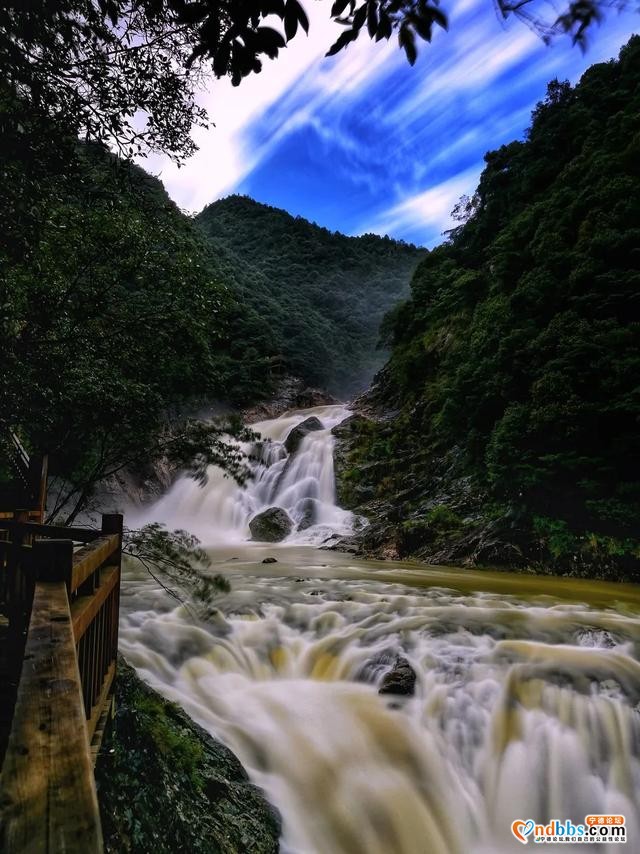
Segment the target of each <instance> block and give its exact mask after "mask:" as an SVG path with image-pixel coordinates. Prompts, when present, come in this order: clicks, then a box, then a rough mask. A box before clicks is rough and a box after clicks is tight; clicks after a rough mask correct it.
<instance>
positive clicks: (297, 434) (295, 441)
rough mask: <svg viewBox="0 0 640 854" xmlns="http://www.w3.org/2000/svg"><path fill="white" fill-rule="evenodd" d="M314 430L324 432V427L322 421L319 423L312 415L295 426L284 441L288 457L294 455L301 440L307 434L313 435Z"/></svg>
mask: <svg viewBox="0 0 640 854" xmlns="http://www.w3.org/2000/svg"><path fill="white" fill-rule="evenodd" d="M316 430H324V426H323V424H322V421H320V419H319V418H316V416H315V415H312V416H311V417H310V418H305V420H304V421H302V422H301V423H300V424H296V426H295V427H294V428H293V430H291V431H290V433H289V435H288V436H287V438H286V439H285V440H284V447H285V449H286V451H287V453H288V454H289V455H290V456H292V455H293V454H295V452H296V451H297V450H298V448H299V447H300V444H301V443H302V440H303V439H304V438H305V437H306V436H308V435H309V433H314V432H315V431H316Z"/></svg>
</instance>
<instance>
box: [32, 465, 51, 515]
mask: <svg viewBox="0 0 640 854" xmlns="http://www.w3.org/2000/svg"><path fill="white" fill-rule="evenodd" d="M48 468H49V458H48V457H47V456H46V454H45V455H44V456H39V457H31V459H30V460H29V491H30V493H31V496H32V499H33V501H34V502H35V506H34V507H33V509H34V510H38V512H39V519H38V521H39V522H43V521H44V514H45V511H46V509H47V475H48Z"/></svg>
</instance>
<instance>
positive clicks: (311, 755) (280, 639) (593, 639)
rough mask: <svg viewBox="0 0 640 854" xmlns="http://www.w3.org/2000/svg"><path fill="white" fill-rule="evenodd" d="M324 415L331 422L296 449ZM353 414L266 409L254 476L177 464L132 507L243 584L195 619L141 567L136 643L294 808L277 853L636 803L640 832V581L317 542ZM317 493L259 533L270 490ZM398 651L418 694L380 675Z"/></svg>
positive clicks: (411, 841) (386, 846)
mask: <svg viewBox="0 0 640 854" xmlns="http://www.w3.org/2000/svg"><path fill="white" fill-rule="evenodd" d="M310 414H312V415H316V416H317V417H319V418H320V420H321V421H322V423H323V425H325V429H324V430H318V431H316V432H314V433H310V434H309V435H308V436H307V437H306V438H305V439H303V441H302V444H301V446H300V448H299V450H298V451H297V452H296V454H295V456H294V457H293V458H292V459H288V458H287V455H286V452H285V451H284V450H283V446H282V442H283V441H284V439H285V438H286V436H287V434H288V432H289V431H290V430H291V429H292V428H293V427H294V426H295V425H297V424H298V423H300V422H301V421H302V420H304V419H305V418H306V417H308V416H309V415H310ZM347 414H348V410H347V409H346V408H344V407H324V408H320V409H316V410H313V411H307V412H299V413H294V414H291V415H288V416H283V417H282V418H279V419H275V420H273V421H269V422H263V423H262V424H259V425H254V427H255V429H256V430H258V431H259V432H260V433H261V435H262V436H264V437H265V438H268V439H270V440H271V441H270V442H269V443H267V444H266V445H260V446H259V447H257V448H253V451H254V453H255V454H256V455H257V457H259V458H260V460H261V462H256V463H255V466H256V472H257V476H256V478H255V479H254V480H253V481H252V482H250V484H249V485H248V486H247V487H246V488H244V489H241V488H240V487H237V486H236V485H235V484H234V483H233V482H232V481H230V480H229V479H226V478H223V477H222V475H221V473H219V472H215V471H212V473H211V477H210V479H209V483H208V484H207V485H206V486H205V487H204V488H201V487H199V486H197V485H196V484H195V483H193V482H192V481H190V480H188V479H187V478H184V479H179V480H178V481H177V482H176V484H174V486H173V487H172V488H171V490H170V491H169V492H168V493H167V495H165V496H164V497H163V498H162V499H161V500H160V501H159V502H158V503H157V504H156V505H155V506H154V507H151V508H150V509H148V510H146V511H145V513H144V515H140V516H139V518H138V519H135V520H134V521H136V522H138V523H139V522H143V521H148V520H151V519H154V520H158V521H163V522H165V523H167V524H169V525H170V526H171V527H183V528H186V529H188V530H191V531H192V532H193V533H195V534H196V535H197V536H199V537H200V538H201V540H202V541H203V543H204V545H205V546H206V547H207V549H208V551H209V553H210V555H211V557H212V561H213V568H214V571H216V572H221V573H223V574H224V575H225V576H226V577H227V578H228V580H229V582H230V585H231V589H230V591H229V592H228V593H224V594H220V597H219V600H218V601H217V602H216V605H217V608H218V610H217V611H216V613H214V614H213V615H212V617H211V619H210V620H208V621H207V622H205V623H201V622H197V621H195V620H194V619H193V617H192V616H191V615H190V612H189V611H188V610H187V609H186V608H184V607H182V606H180V607H177V608H176V607H175V602H172V601H171V600H170V599H169V598H168V597H167V596H166V594H164V593H163V591H161V590H159V589H158V588H157V587H156V586H155V585H154V583H153V582H152V581H151V579H150V578H149V577H148V576H147V575H146V574H145V573H144V572H143V571H142V570H140V569H137V568H135V567H129V568H128V569H127V575H126V581H125V583H124V585H123V600H122V601H123V604H122V623H121V641H120V642H121V649H122V651H123V653H124V655H125V656H126V658H127V659H128V660H129V661H130V662H131V663H132V664H133V665H134V666H135V667H136V668H137V670H138V672H139V673H140V675H141V676H142V677H143V678H145V679H146V680H147V681H148V682H149V683H150V684H152V685H153V686H154V687H155V688H157V689H158V690H159V691H161V692H162V693H163V694H164V695H165V696H167V697H169V698H170V699H173V700H175V701H177V702H178V703H180V704H181V705H182V706H183V707H184V708H185V710H186V711H187V712H188V713H189V714H190V715H191V716H192V718H193V719H194V720H196V721H197V722H198V723H200V724H201V725H202V726H204V727H205V728H206V729H207V730H208V731H209V732H211V733H212V734H213V735H215V736H216V737H218V738H219V739H221V740H222V741H224V742H225V743H226V744H227V745H228V746H229V747H231V748H232V749H233V750H234V751H235V752H236V753H237V755H238V756H239V757H240V759H241V761H242V762H243V764H244V765H245V767H246V768H247V770H248V771H249V773H250V775H251V777H252V779H253V780H254V781H255V782H256V783H257V784H258V785H260V786H261V787H263V788H264V790H265V791H266V793H267V795H268V797H269V799H270V800H271V802H272V803H274V804H275V805H276V806H277V807H278V808H279V810H280V811H281V813H282V816H283V839H282V850H283V852H285V854H503V852H504V854H507V852H512V851H518V850H521V848H522V843H521V842H519V841H517V840H516V838H515V837H514V835H513V833H512V830H511V828H512V824H513V822H514V821H516V820H521V821H522V822H523V825H522V826H523V828H526V825H525V824H524V823H526V822H527V821H528V820H529V819H531V820H532V821H533V822H539V823H544V824H545V825H546V824H548V823H549V822H550V821H551V820H552V819H558V820H561V821H563V822H564V821H566V820H571V821H572V822H573V823H574V824H576V825H577V824H579V823H581V822H584V819H585V816H586V815H591V814H596V815H616V816H618V815H622V816H624V817H625V819H626V833H627V840H628V844H627V845H626V848H625V849H624V850H627V851H629V852H630V851H640V803H639V802H640V798H639V795H638V793H639V792H640V711H639V710H640V663H639V658H640V623H639V621H638V611H639V610H640V593H639V592H638V588H637V587H634V586H631V585H628V586H625V585H609V584H604V583H598V582H586V581H577V580H576V581H574V580H568V579H553V578H549V577H535V576H529V575H513V574H509V573H492V572H484V571H466V570H454V569H447V568H442V567H437V568H435V567H434V568H428V567H419V566H416V565H412V564H408V563H407V564H403V563H395V562H394V563H385V562H382V561H363V560H360V559H355V558H352V557H351V556H349V555H345V554H341V553H338V552H333V551H326V550H323V549H320V548H318V546H319V544H320V543H322V542H323V541H326V540H327V539H328V538H330V537H331V535H332V534H334V533H340V534H342V533H346V532H348V530H350V529H351V527H352V526H353V524H355V523H357V520H355V519H354V517H353V516H352V515H351V514H350V513H347V512H346V511H344V510H341V509H340V508H338V507H336V504H335V489H334V484H333V481H334V476H333V457H332V442H333V438H332V436H331V432H330V429H331V427H332V426H333V425H334V424H337V423H339V421H340V420H342V419H343V418H344V417H346V415H347ZM308 498H313V499H314V501H315V502H316V504H315V517H314V521H315V523H314V524H313V525H311V526H310V527H308V528H306V529H305V530H304V531H294V532H293V533H292V534H291V536H290V537H289V538H288V539H287V540H286V541H285V542H284V543H282V544H279V545H266V544H257V543H251V542H249V541H248V536H249V534H248V521H249V519H250V518H251V516H252V515H254V514H255V513H257V512H259V511H260V510H261V509H263V508H264V507H266V506H271V505H277V506H281V507H283V508H284V509H286V510H287V511H288V512H289V514H290V516H291V517H292V519H293V520H294V522H296V521H299V520H300V518H301V509H300V508H301V506H302V505H301V502H304V501H305V500H306V499H308ZM265 557H274V558H276V560H277V562H276V563H270V564H264V563H262V561H263V559H264V558H265ZM398 656H402V657H403V658H404V659H406V660H407V661H408V662H409V663H410V665H411V667H412V668H413V670H414V671H415V674H416V685H415V694H414V695H413V696H402V697H400V696H393V695H389V694H383V695H380V694H378V687H379V684H380V682H381V680H382V679H383V678H384V674H385V673H386V672H387V671H388V670H389V668H390V667H391V666H392V665H393V663H394V662H395V661H396V659H397V657H398ZM529 842H530V843H533V839H529ZM565 847H566V846H565V845H564V844H556V845H553V844H550V845H548V848H549V849H551V850H554V849H561V848H565ZM590 847H591V850H603V849H605V848H608V847H610V846H608V845H606V844H604V843H596V844H595V845H594V844H592V845H591V846H590ZM239 854H240V852H239Z"/></svg>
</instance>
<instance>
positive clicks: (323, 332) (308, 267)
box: [197, 196, 424, 396]
mask: <svg viewBox="0 0 640 854" xmlns="http://www.w3.org/2000/svg"><path fill="white" fill-rule="evenodd" d="M197 221H198V222H199V223H200V225H201V227H202V229H203V231H204V233H205V234H206V235H207V236H208V238H209V240H210V245H211V247H212V250H213V252H214V254H215V255H216V257H217V258H218V259H219V260H220V261H221V262H222V259H225V258H226V262H227V265H228V268H229V272H230V273H232V274H233V276H234V279H235V281H236V283H237V287H238V290H239V293H240V295H241V298H242V300H243V301H244V302H245V303H246V304H247V305H248V306H249V307H250V308H252V309H253V310H254V311H255V312H257V313H258V314H259V315H260V317H261V319H262V321H263V323H264V324H265V326H266V327H268V328H270V329H271V330H272V332H273V335H274V337H275V339H276V341H277V343H278V346H279V348H280V352H281V354H282V355H283V356H284V358H285V361H286V364H287V366H288V369H289V370H290V371H292V372H293V373H296V374H299V375H300V376H302V377H303V378H304V379H305V380H306V381H307V382H309V383H312V384H318V385H323V386H325V387H327V388H329V389H330V390H331V391H333V392H334V393H336V394H341V395H345V396H347V395H350V394H352V393H353V392H355V391H358V390H361V389H362V388H364V387H365V386H366V384H367V383H368V381H369V380H370V379H371V377H372V376H373V374H374V372H375V371H376V370H377V369H378V368H379V367H380V366H381V364H382V362H383V361H384V354H383V353H382V352H381V351H379V350H376V344H377V341H378V330H379V326H380V321H381V320H382V318H383V316H384V315H385V313H386V312H387V311H389V309H390V308H392V307H393V306H394V305H395V304H396V303H397V302H398V301H399V300H400V299H403V298H405V297H406V296H408V292H409V281H410V278H411V274H412V273H413V270H414V269H415V266H416V264H417V262H418V260H419V259H420V257H422V256H423V254H424V251H423V250H419V249H417V248H416V247H414V246H409V245H407V244H405V243H401V242H397V241H394V240H391V239H389V238H386V237H385V238H380V237H377V236H375V235H365V236H364V237H358V238H353V237H345V236H344V235H342V234H338V233H332V232H330V231H327V230H326V229H324V228H320V227H319V226H317V225H315V224H313V223H310V222H308V221H307V220H305V219H302V218H300V217H293V216H291V215H290V214H288V213H286V212H285V211H282V210H278V209H276V208H272V207H268V206H266V205H262V204H259V203H258V202H255V201H253V200H252V199H250V198H248V197H245V196H229V197H228V198H226V199H222V200H220V201H218V202H214V203H213V204H211V205H209V206H208V207H206V208H205V209H204V210H203V211H202V212H201V213H200V214H199V215H198V217H197Z"/></svg>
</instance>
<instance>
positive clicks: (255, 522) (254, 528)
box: [249, 507, 293, 543]
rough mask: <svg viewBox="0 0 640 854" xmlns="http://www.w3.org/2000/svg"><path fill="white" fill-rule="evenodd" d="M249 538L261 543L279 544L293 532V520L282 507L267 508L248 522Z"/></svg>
mask: <svg viewBox="0 0 640 854" xmlns="http://www.w3.org/2000/svg"><path fill="white" fill-rule="evenodd" d="M249 530H250V531H251V538H252V539H254V540H259V541H260V542H262V543H279V542H280V540H284V538H285V537H288V536H289V534H290V533H291V531H292V530H293V520H292V519H291V516H289V514H288V513H287V511H286V510H283V509H282V507H269V509H268V510H263V511H262V513H258V515H257V516H254V517H253V519H252V520H251V521H250V522H249Z"/></svg>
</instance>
